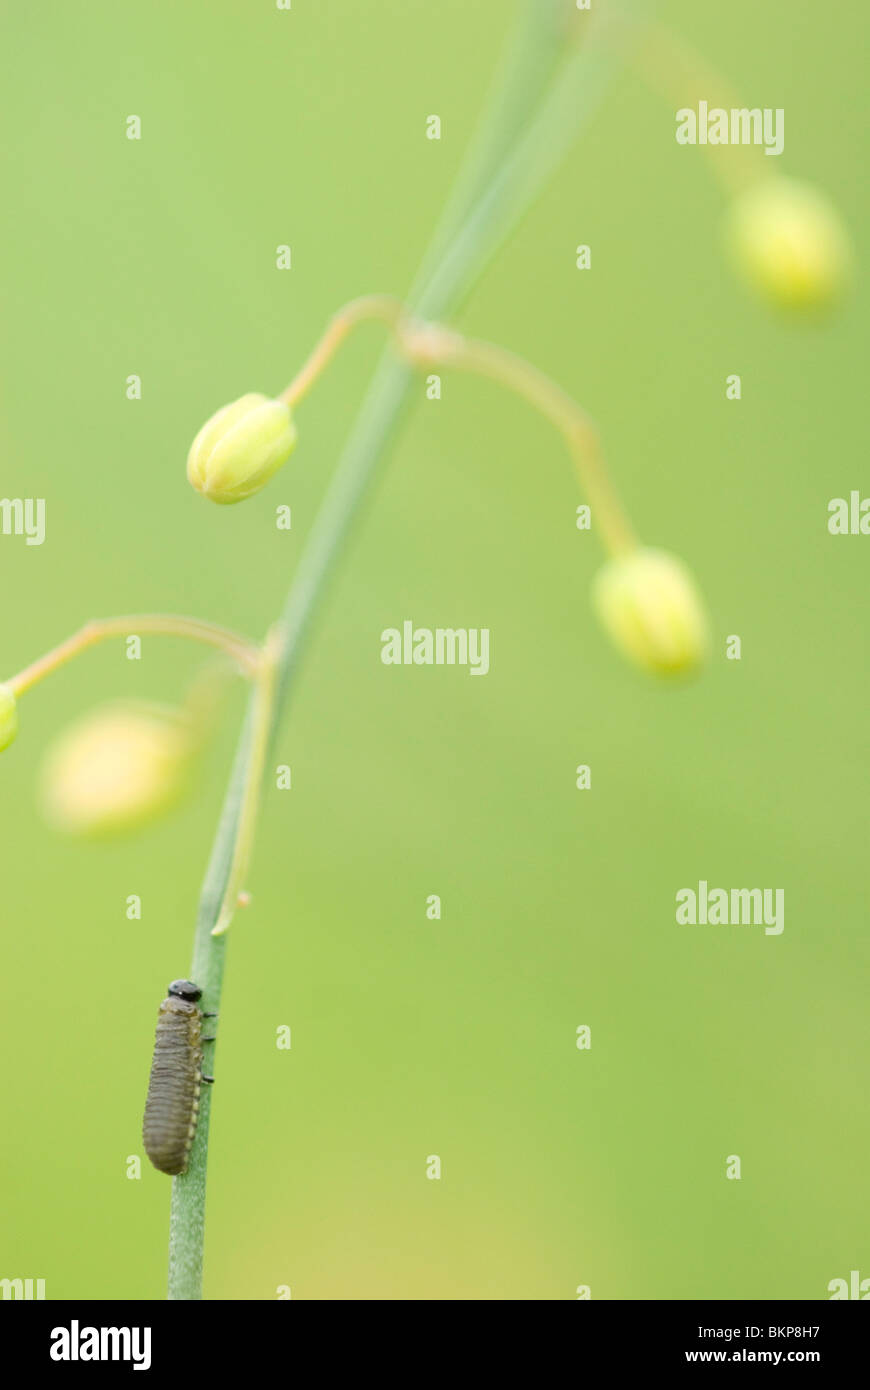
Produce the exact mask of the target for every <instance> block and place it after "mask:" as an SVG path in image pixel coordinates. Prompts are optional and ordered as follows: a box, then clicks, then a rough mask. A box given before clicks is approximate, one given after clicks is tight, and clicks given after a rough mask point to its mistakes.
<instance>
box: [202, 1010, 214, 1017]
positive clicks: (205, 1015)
mask: <svg viewBox="0 0 870 1390" xmlns="http://www.w3.org/2000/svg"><path fill="white" fill-rule="evenodd" d="M202 1016H203V1018H217V1016H218V1011H217V1009H215V1010H214V1011H213V1012H212V1013H208V1012H206V1011H205V1010H203V1015H202Z"/></svg>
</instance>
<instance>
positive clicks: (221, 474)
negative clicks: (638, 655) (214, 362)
mask: <svg viewBox="0 0 870 1390" xmlns="http://www.w3.org/2000/svg"><path fill="white" fill-rule="evenodd" d="M296 438H297V436H296V426H295V425H294V423H293V417H292V416H291V414H290V409H289V406H286V405H285V404H284V403H283V401H272V400H269V398H268V397H267V396H261V395H258V394H257V393H256V392H251V393H250V394H249V395H247V396H242V397H241V399H240V400H238V401H233V403H232V405H225V406H224V407H223V409H222V410H219V411H218V412H217V414H216V415H213V416H212V417H211V419H210V420H207V421H206V423H205V424H204V425H203V427H202V429H201V430H200V432H199V434H198V435H197V436H196V439H195V440H194V441H193V444H192V445H191V447H190V453H189V454H188V456H187V476H188V478H189V480H190V482H191V483H192V485H193V486H194V487H195V488H196V490H197V492H201V493H202V494H203V496H204V497H210V498H211V500H212V501H213V502H221V503H230V502H241V501H243V500H244V498H246V497H251V496H252V495H253V494H254V493H255V492H259V491H260V488H261V487H265V485H266V483H267V482H268V481H269V479H270V478H271V477H272V474H273V473H277V471H278V469H279V468H280V467H281V465H282V463H286V462H287V459H288V458H289V457H290V455H291V454H292V452H293V449H294V448H295V445H296Z"/></svg>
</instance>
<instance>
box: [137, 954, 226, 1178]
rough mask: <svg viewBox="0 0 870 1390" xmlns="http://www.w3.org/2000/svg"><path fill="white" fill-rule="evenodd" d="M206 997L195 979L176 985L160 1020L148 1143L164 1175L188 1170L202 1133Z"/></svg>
mask: <svg viewBox="0 0 870 1390" xmlns="http://www.w3.org/2000/svg"><path fill="white" fill-rule="evenodd" d="M201 997H202V991H201V990H200V989H199V988H198V986H197V985H195V984H193V982H192V981H191V980H173V982H172V984H171V985H170V986H169V992H168V994H167V996H166V998H165V999H164V1000H163V1003H162V1004H161V1005H160V1011H159V1013H158V1015H157V1033H156V1036H155V1039H154V1061H153V1062H152V1064H151V1079H150V1081H149V1083H148V1099H147V1100H146V1102H145V1118H144V1120H143V1122H142V1140H143V1143H144V1145H145V1152H146V1153H147V1155H148V1157H149V1158H150V1160H151V1162H152V1163H153V1164H154V1167H155V1168H159V1169H160V1171H161V1173H171V1174H173V1175H175V1174H178V1173H183V1172H184V1171H185V1169H186V1168H187V1161H188V1159H189V1157H190V1147H191V1145H192V1143H193V1137H194V1135H195V1134H196V1122H197V1119H198V1118H199V1096H200V1091H201V1090H202V1082H203V1074H202V1044H203V1037H202V1020H203V1013H202V1010H201V1009H200V1008H199V1005H198V1003H197V1001H198V1000H199V999H200V998H201ZM209 1079H210V1078H209Z"/></svg>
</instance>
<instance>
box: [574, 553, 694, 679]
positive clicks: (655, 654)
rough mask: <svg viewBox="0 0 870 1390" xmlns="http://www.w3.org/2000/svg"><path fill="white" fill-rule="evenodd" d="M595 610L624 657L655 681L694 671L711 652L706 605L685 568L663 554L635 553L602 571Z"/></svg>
mask: <svg viewBox="0 0 870 1390" xmlns="http://www.w3.org/2000/svg"><path fill="white" fill-rule="evenodd" d="M592 602H593V605H594V607H595V610H596V612H597V614H598V616H599V618H600V619H601V622H602V623H603V624H604V627H605V628H606V629H607V631H608V633H609V634H610V636H611V637H612V639H613V641H614V642H615V643H616V645H617V647H619V649H620V651H621V652H622V653H623V654H624V655H625V656H627V657H629V658H630V660H632V661H634V662H635V663H636V665H638V666H642V667H643V668H644V669H645V670H647V671H652V672H654V673H655V674H656V675H681V674H688V673H689V672H692V671H695V670H696V669H697V668H698V667H699V666H700V665H701V663H702V662H703V660H704V656H705V654H706V650H707V620H706V616H705V613H704V608H703V604H702V601H701V598H700V595H699V594H698V590H697V589H696V587H695V582H694V580H693V579H692V576H691V574H690V573H689V571H688V569H687V568H686V566H685V565H684V564H683V562H682V561H681V560H678V559H677V557H676V556H675V555H669V554H668V553H667V552H666V551H664V550H635V551H632V553H631V554H629V555H622V556H618V557H617V558H616V559H614V560H610V561H608V563H607V564H606V565H605V566H604V567H603V569H601V570H599V572H598V574H597V575H596V578H595V582H594V585H593V591H592Z"/></svg>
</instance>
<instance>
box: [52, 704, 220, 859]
mask: <svg viewBox="0 0 870 1390" xmlns="http://www.w3.org/2000/svg"><path fill="white" fill-rule="evenodd" d="M195 746H196V740H195V738H194V735H193V730H192V727H191V724H190V721H189V720H188V718H187V717H186V716H185V714H184V712H183V711H181V710H174V709H165V708H163V707H162V706H160V705H150V704H147V703H145V702H141V703H140V702H134V701H130V702H125V703H121V702H118V703H115V704H110V705H102V706H101V707H100V708H99V709H96V710H93V711H92V712H91V713H90V714H88V715H86V716H85V717H84V718H83V719H81V720H79V721H78V722H77V723H75V724H73V725H72V726H71V727H70V728H69V729H67V730H66V731H65V732H64V733H63V734H62V735H61V736H60V738H59V739H58V740H57V741H56V742H55V743H54V744H53V745H52V747H51V748H50V749H49V751H48V753H47V754H46V758H45V761H44V763H43V767H42V777H41V795H40V800H41V805H42V810H43V813H44V815H45V817H46V820H48V821H49V822H50V823H51V824H52V825H54V826H55V828H56V829H58V830H63V831H65V832H66V833H67V834H70V835H85V836H88V835H92V836H100V835H107V834H112V833H115V832H123V831H125V830H131V829H134V828H136V827H137V826H139V825H142V824H144V823H145V822H147V821H149V820H151V819H153V818H155V817H157V816H159V815H160V814H161V813H162V812H163V811H165V810H167V809H168V808H169V807H170V806H171V805H172V803H173V802H174V801H175V800H176V799H177V798H178V796H179V795H180V793H181V792H182V791H183V789H184V786H185V782H186V774H187V771H188V766H189V762H190V756H191V754H192V752H193V751H194V748H195Z"/></svg>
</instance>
